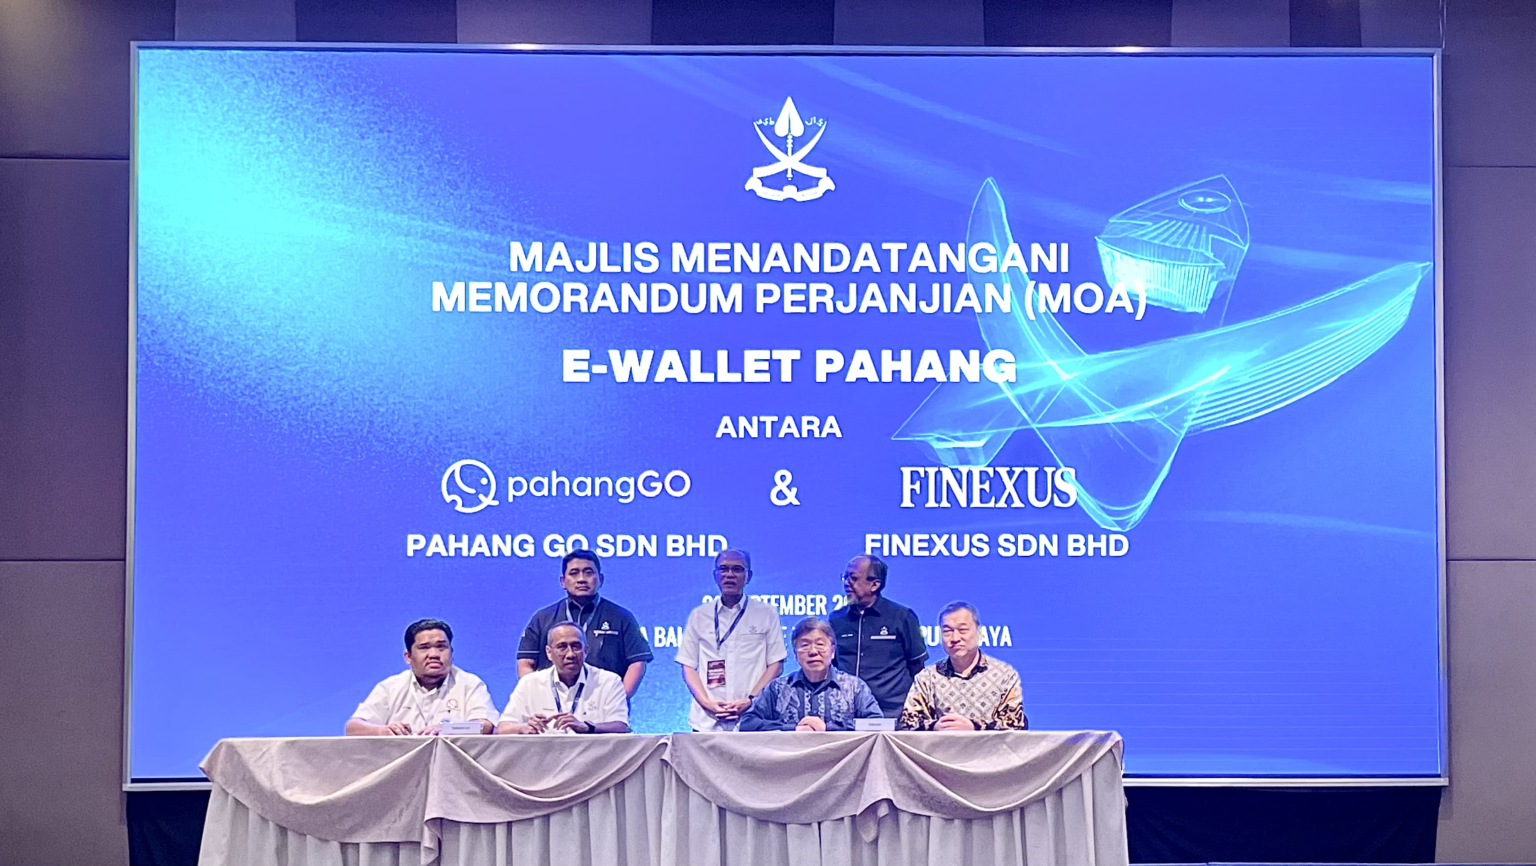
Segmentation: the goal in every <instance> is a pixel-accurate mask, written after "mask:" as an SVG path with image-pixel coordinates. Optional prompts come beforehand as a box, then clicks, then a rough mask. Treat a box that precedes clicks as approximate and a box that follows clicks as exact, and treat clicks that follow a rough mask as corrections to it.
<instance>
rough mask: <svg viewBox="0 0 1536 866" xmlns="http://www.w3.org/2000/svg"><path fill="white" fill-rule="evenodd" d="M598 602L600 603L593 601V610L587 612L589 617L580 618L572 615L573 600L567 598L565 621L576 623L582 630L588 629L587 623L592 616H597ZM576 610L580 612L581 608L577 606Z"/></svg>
mask: <svg viewBox="0 0 1536 866" xmlns="http://www.w3.org/2000/svg"><path fill="white" fill-rule="evenodd" d="M597 604H598V603H597V602H596V601H594V602H592V610H591V611H589V612H588V613H587V618H586V619H582V620H578V619H577V618H576V617H574V616H571V600H570V599H569V598H567V599H566V600H565V621H566V622H569V623H575V625H576V627H577V628H579V629H581V630H582V631H586V630H587V624H588V623H590V622H591V621H592V617H594V616H597ZM576 612H577V613H580V612H581V608H580V607H577V608H576Z"/></svg>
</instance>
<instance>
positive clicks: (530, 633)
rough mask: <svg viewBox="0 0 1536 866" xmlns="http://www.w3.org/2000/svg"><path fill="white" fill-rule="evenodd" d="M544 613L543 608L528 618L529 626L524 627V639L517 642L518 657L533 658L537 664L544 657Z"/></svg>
mask: <svg viewBox="0 0 1536 866" xmlns="http://www.w3.org/2000/svg"><path fill="white" fill-rule="evenodd" d="M543 614H544V611H542V610H536V611H534V612H533V616H531V617H529V618H528V626H527V627H526V628H524V629H523V639H522V640H520V641H518V643H517V657H518V658H520V659H532V660H533V661H534V663H535V664H537V662H538V660H539V659H541V658H543V657H544V616H543Z"/></svg>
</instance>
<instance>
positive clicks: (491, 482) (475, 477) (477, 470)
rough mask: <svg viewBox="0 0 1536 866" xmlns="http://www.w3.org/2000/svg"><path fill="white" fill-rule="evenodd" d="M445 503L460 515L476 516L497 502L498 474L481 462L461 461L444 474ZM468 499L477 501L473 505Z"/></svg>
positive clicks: (497, 503)
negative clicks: (476, 513)
mask: <svg viewBox="0 0 1536 866" xmlns="http://www.w3.org/2000/svg"><path fill="white" fill-rule="evenodd" d="M442 488H443V501H444V502H446V503H448V504H449V505H452V506H453V510H454V511H457V512H459V513H460V514H474V513H475V512H477V511H483V510H485V509H486V508H488V507H490V506H492V505H500V504H501V503H499V502H497V501H496V473H494V472H492V471H491V468H490V467H489V466H486V465H485V464H484V463H481V462H480V461H479V460H460V461H459V462H457V463H455V464H453V465H452V466H449V467H448V471H447V472H444V473H443V484H442ZM466 499H473V500H475V501H474V502H473V504H468V503H466V501H465V500H466Z"/></svg>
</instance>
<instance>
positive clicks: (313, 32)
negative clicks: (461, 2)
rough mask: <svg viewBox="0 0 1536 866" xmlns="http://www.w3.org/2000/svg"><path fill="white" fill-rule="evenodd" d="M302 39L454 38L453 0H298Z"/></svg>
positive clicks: (455, 16) (296, 11) (456, 29)
mask: <svg viewBox="0 0 1536 866" xmlns="http://www.w3.org/2000/svg"><path fill="white" fill-rule="evenodd" d="M294 19H295V22H294V23H295V30H296V32H297V33H298V38H299V41H301V42H456V41H458V38H459V25H458V6H457V4H456V3H455V2H454V0H297V2H295V3H294Z"/></svg>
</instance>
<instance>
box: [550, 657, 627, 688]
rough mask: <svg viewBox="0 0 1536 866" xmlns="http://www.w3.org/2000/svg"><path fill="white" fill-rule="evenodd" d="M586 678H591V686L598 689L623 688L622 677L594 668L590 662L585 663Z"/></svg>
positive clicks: (603, 669)
mask: <svg viewBox="0 0 1536 866" xmlns="http://www.w3.org/2000/svg"><path fill="white" fill-rule="evenodd" d="M551 670H553V668H551ZM587 676H589V677H593V681H592V684H593V685H594V686H597V687H599V688H604V689H612V688H617V689H623V688H624V678H623V677H621V676H619V675H618V674H616V673H614V672H613V671H610V670H607V669H605V668H600V667H596V666H595V665H593V664H591V663H590V662H588V663H587Z"/></svg>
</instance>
